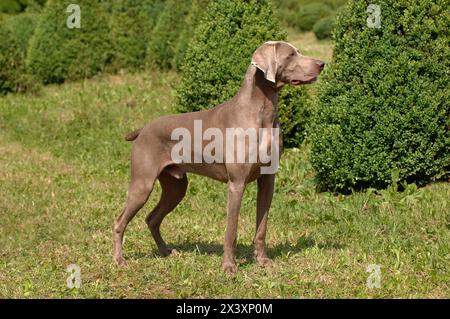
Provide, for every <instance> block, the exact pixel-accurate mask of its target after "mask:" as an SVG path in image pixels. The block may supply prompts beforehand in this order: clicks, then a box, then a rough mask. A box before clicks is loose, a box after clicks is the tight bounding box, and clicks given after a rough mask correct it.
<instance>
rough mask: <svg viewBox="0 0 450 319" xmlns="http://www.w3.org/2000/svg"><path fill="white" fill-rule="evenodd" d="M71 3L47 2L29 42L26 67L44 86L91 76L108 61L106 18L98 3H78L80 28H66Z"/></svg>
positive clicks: (66, 0)
mask: <svg viewBox="0 0 450 319" xmlns="http://www.w3.org/2000/svg"><path fill="white" fill-rule="evenodd" d="M71 2H73V1H69V0H49V1H48V2H47V3H46V5H45V8H44V10H43V12H42V18H41V19H40V22H39V24H38V26H37V28H36V31H35V33H34V36H33V37H32V39H31V40H30V48H29V51H28V56H27V66H28V68H29V70H30V72H31V73H33V74H35V75H36V76H37V77H38V78H39V79H40V80H41V81H43V82H44V83H60V82H63V81H64V80H75V79H80V78H85V77H90V76H93V75H94V74H96V73H98V72H100V71H102V70H103V69H104V67H105V64H107V63H108V62H109V60H110V56H111V51H110V47H111V43H110V33H109V27H108V17H107V14H106V10H105V8H104V7H103V6H102V5H101V3H102V1H101V0H93V1H91V0H79V1H77V4H78V5H79V6H80V8H81V28H79V29H78V28H74V29H69V28H68V27H67V24H66V22H67V19H68V17H69V16H70V13H67V12H66V9H67V7H68V6H69V4H71Z"/></svg>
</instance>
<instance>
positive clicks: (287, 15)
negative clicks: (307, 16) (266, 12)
mask: <svg viewBox="0 0 450 319" xmlns="http://www.w3.org/2000/svg"><path fill="white" fill-rule="evenodd" d="M317 2H318V1H317V0H276V1H275V3H276V5H277V7H278V12H279V16H280V19H281V20H282V21H283V22H284V24H285V25H287V26H290V27H296V25H297V15H298V11H299V10H300V9H301V8H302V7H303V6H305V5H309V4H311V3H317ZM346 2H347V0H320V3H322V4H324V5H326V6H328V7H329V8H331V9H332V10H333V11H334V10H336V9H338V8H339V7H341V6H342V5H344V4H345V3H346Z"/></svg>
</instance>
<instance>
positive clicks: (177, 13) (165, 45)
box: [147, 0, 192, 70]
mask: <svg viewBox="0 0 450 319" xmlns="http://www.w3.org/2000/svg"><path fill="white" fill-rule="evenodd" d="M191 4H192V1H191V0H183V1H179V0H167V2H166V5H165V7H164V10H163V11H162V12H161V14H160V16H159V18H158V21H157V23H156V26H155V28H154V29H153V31H152V33H151V37H150V41H149V44H148V52H147V63H148V65H149V66H150V67H156V68H159V69H162V70H166V69H171V68H174V67H175V53H176V52H175V48H176V45H177V40H178V39H179V36H180V33H181V32H182V30H183V28H184V21H185V19H186V16H187V15H188V13H189V10H190V8H191Z"/></svg>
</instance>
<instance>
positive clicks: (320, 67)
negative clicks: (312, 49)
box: [317, 61, 325, 71]
mask: <svg viewBox="0 0 450 319" xmlns="http://www.w3.org/2000/svg"><path fill="white" fill-rule="evenodd" d="M317 65H318V66H319V69H320V71H322V70H323V68H324V67H325V62H323V61H317Z"/></svg>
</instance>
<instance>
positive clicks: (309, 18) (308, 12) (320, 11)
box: [295, 3, 332, 31]
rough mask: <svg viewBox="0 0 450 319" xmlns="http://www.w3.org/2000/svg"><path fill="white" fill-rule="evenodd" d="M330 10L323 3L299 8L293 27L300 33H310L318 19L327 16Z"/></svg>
mask: <svg viewBox="0 0 450 319" xmlns="http://www.w3.org/2000/svg"><path fill="white" fill-rule="evenodd" d="M331 13H332V11H331V8H330V7H329V6H328V5H326V4H323V3H311V4H307V5H305V6H303V7H301V8H300V10H299V11H298V14H297V18H296V19H297V22H296V24H295V27H296V28H297V29H298V30H300V31H311V30H312V28H313V26H314V24H315V23H316V22H317V21H319V20H320V19H322V18H324V17H326V16H329V15H330V14H331Z"/></svg>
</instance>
